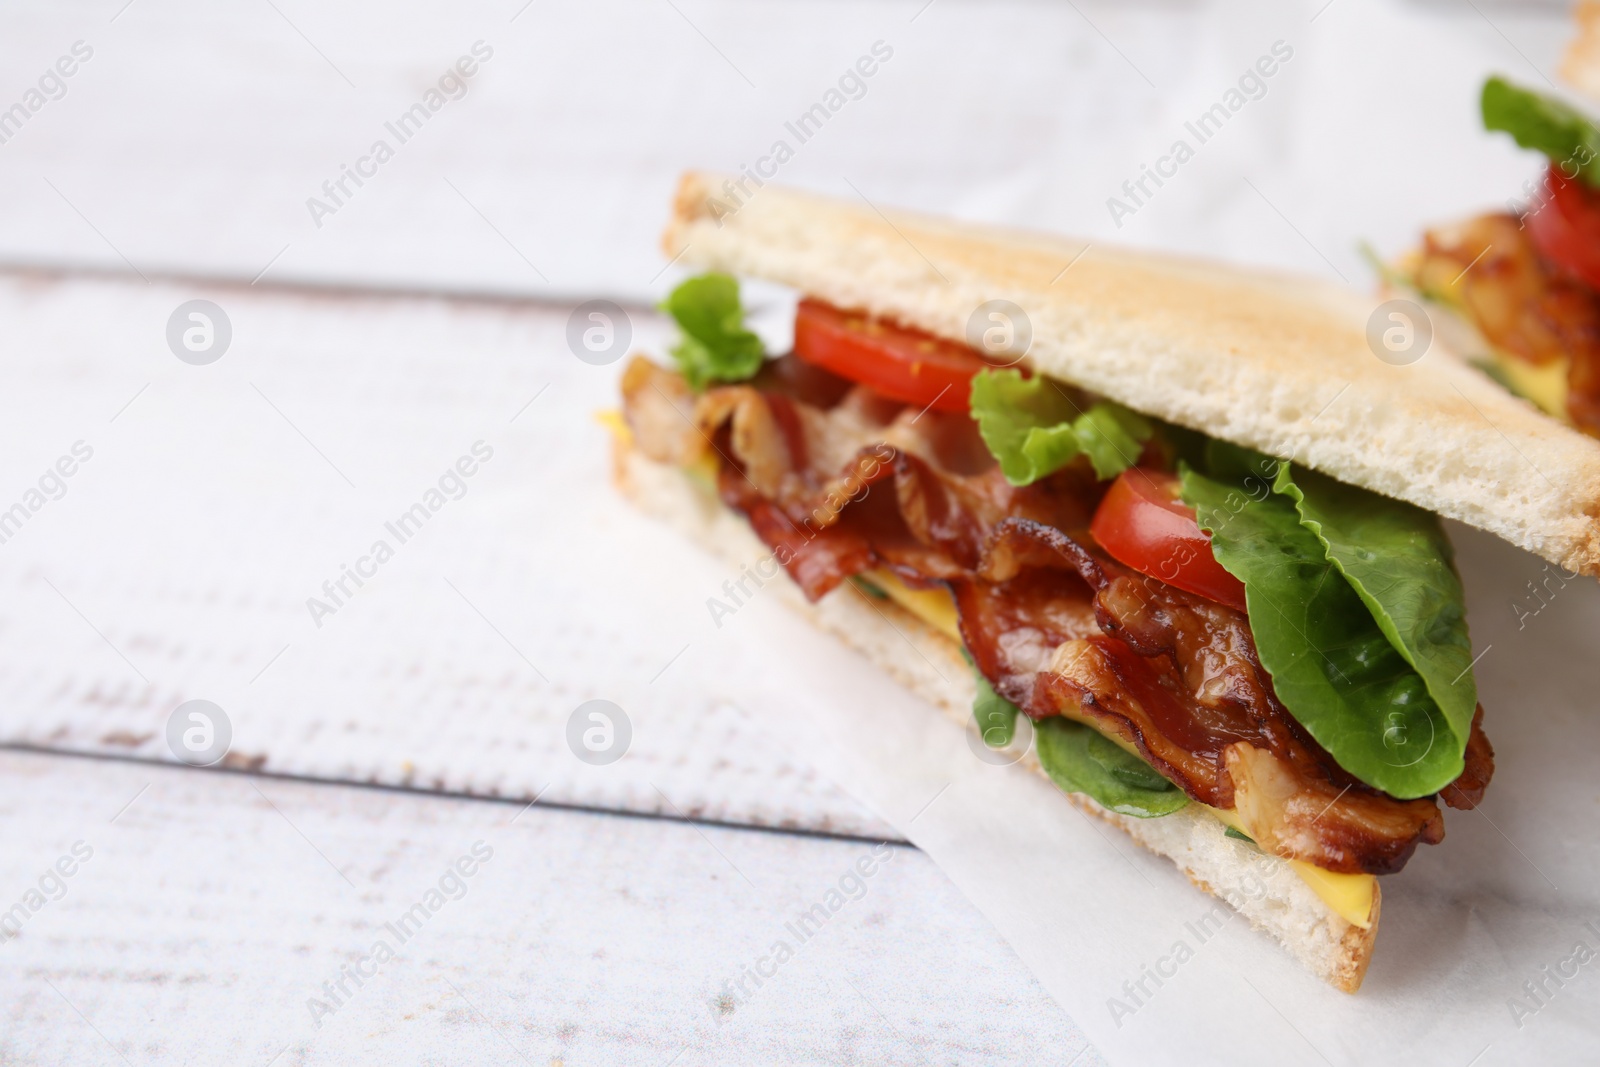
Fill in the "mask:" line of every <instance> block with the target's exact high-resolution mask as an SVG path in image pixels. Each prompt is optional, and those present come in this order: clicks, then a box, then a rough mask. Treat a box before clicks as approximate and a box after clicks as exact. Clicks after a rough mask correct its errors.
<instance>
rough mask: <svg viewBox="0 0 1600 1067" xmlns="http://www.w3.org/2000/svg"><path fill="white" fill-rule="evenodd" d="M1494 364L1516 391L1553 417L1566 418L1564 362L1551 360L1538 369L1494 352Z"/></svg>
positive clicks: (1512, 357)
mask: <svg viewBox="0 0 1600 1067" xmlns="http://www.w3.org/2000/svg"><path fill="white" fill-rule="evenodd" d="M1494 361H1495V365H1496V366H1498V367H1499V368H1500V371H1501V373H1503V374H1504V375H1505V376H1506V379H1507V380H1508V381H1510V382H1511V385H1512V387H1513V388H1514V389H1516V391H1517V392H1519V393H1521V394H1522V395H1523V396H1525V397H1527V398H1528V399H1529V400H1531V401H1533V402H1534V403H1535V404H1538V405H1539V406H1540V407H1541V408H1543V409H1544V410H1545V411H1547V412H1549V413H1550V414H1552V415H1554V416H1555V417H1556V418H1558V419H1565V418H1566V417H1567V360H1564V359H1558V360H1554V361H1552V362H1550V363H1546V364H1545V365H1544V366H1542V367H1541V366H1535V365H1534V364H1532V363H1529V362H1528V361H1527V360H1524V359H1518V358H1517V357H1515V356H1508V355H1506V354H1505V353H1503V352H1496V353H1495V354H1494Z"/></svg>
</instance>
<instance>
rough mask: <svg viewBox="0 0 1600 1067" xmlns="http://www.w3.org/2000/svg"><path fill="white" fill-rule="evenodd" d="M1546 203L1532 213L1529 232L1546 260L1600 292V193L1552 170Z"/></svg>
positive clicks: (1555, 169)
mask: <svg viewBox="0 0 1600 1067" xmlns="http://www.w3.org/2000/svg"><path fill="white" fill-rule="evenodd" d="M1546 195H1547V197H1548V200H1547V202H1545V203H1544V204H1540V205H1538V206H1536V207H1535V208H1534V209H1533V210H1532V211H1530V212H1528V216H1527V225H1528V233H1529V234H1530V235H1531V236H1532V237H1533V243H1534V244H1535V245H1536V246H1538V249H1539V251H1540V252H1541V253H1542V254H1543V255H1544V257H1545V258H1546V259H1549V260H1551V261H1552V262H1554V263H1555V264H1556V265H1557V266H1559V267H1562V268H1563V269H1565V270H1566V271H1567V272H1568V273H1570V274H1572V275H1573V276H1574V277H1577V278H1579V279H1581V280H1583V281H1584V282H1587V283H1588V284H1589V285H1590V286H1592V287H1594V288H1595V289H1600V190H1596V189H1593V188H1591V187H1590V186H1589V185H1587V184H1585V183H1584V182H1581V181H1575V180H1572V179H1569V178H1567V177H1566V176H1565V175H1563V174H1562V173H1561V168H1560V166H1559V165H1552V166H1551V167H1550V175H1549V177H1548V179H1547V194H1546Z"/></svg>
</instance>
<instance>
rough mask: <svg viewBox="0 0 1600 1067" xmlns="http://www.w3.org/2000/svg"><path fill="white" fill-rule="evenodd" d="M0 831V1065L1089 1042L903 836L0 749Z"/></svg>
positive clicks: (817, 1055) (946, 1048)
mask: <svg viewBox="0 0 1600 1067" xmlns="http://www.w3.org/2000/svg"><path fill="white" fill-rule="evenodd" d="M0 839H3V840H4V841H5V842H6V848H5V849H4V850H0V912H4V913H5V914H9V915H12V916H13V918H12V919H11V925H10V927H6V928H4V929H5V932H0V962H3V966H0V1012H3V1013H4V1015H3V1018H4V1019H5V1022H4V1024H3V1025H0V1063H13V1062H16V1063H116V1062H127V1063H134V1064H144V1063H151V1064H154V1063H193V1062H229V1063H243V1064H260V1065H266V1064H269V1063H274V1062H275V1063H279V1064H320V1063H351V1062H368V1063H377V1062H406V1063H416V1062H421V1063H430V1062H449V1063H515V1062H524V1063H531V1064H546V1063H563V1064H570V1065H576V1064H586V1063H607V1064H641V1065H646V1067H661V1065H665V1064H668V1063H678V1064H723V1063H726V1064H738V1063H792V1064H810V1063H818V1064H821V1063H829V1064H838V1063H874V1064H925V1063H958V1062H959V1063H963V1064H990V1063H992V1064H1007V1063H1058V1064H1067V1063H1069V1062H1073V1063H1078V1064H1092V1063H1097V1062H1099V1059H1098V1056H1097V1055H1096V1054H1095V1053H1093V1051H1092V1050H1091V1051H1089V1052H1087V1053H1086V1054H1085V1053H1084V1049H1085V1045H1084V1041H1083V1039H1082V1037H1081V1036H1080V1035H1079V1034H1078V1032H1077V1031H1076V1030H1075V1029H1074V1028H1073V1026H1072V1025H1071V1024H1070V1022H1069V1021H1068V1020H1067V1019H1066V1017H1065V1016H1063V1015H1062V1013H1061V1011H1060V1009H1059V1008H1057V1007H1055V1005H1054V1004H1052V1003H1051V1002H1050V1000H1049V999H1048V997H1047V996H1046V995H1045V994H1044V992H1043V991H1042V990H1041V989H1040V988H1039V986H1038V985H1037V984H1036V983H1035V981H1034V980H1033V978H1032V977H1031V976H1030V975H1029V974H1028V973H1027V971H1026V970H1025V969H1024V968H1023V967H1022V965H1021V964H1020V962H1019V961H1018V960H1017V958H1016V956H1015V955H1014V954H1013V953H1012V952H1011V950H1010V949H1009V948H1008V947H1006V946H1005V944H1004V943H1003V942H1002V941H1001V940H1000V939H999V937H998V936H997V935H996V933H995V932H994V930H993V929H992V928H991V927H990V926H989V924H988V923H987V922H986V921H985V920H983V919H982V918H981V917H980V916H979V915H978V913H977V912H976V911H975V910H974V909H973V908H972V907H971V906H970V905H969V904H967V903H966V901H965V900H964V899H963V898H962V897H961V896H960V894H959V893H958V892H957V891H956V889H955V888H954V887H953V886H952V885H951V884H950V883H949V882H948V881H947V880H946V879H945V878H944V876H943V875H942V874H940V873H939V872H938V870H937V869H936V868H935V867H934V866H933V865H932V864H931V863H930V862H929V861H928V860H927V859H926V858H925V857H924V856H923V855H922V854H921V853H919V852H916V851H915V850H913V849H911V848H909V847H906V846H903V845H902V846H895V845H890V844H880V845H879V846H877V847H876V849H875V848H874V846H873V845H872V844H870V843H867V842H858V841H841V840H834V839H828V838H820V837H814V836H797V835H793V834H783V833H770V832H757V831H746V830H730V829H722V828H718V827H707V826H697V825H693V824H687V823H682V822H670V821H661V820H652V819H639V818H629V817H617V816H607V815H586V814H578V813H572V812H559V811H549V810H547V809H545V808H544V807H543V806H534V807H532V808H528V809H524V808H523V807H522V806H520V805H516V804H511V803H493V802H485V801H464V800H452V799H447V798H439V797H431V796H426V795H417V794H407V793H401V792H393V791H375V790H370V789H358V788H351V787H345V786H326V785H309V784H302V783H293V782H283V781H274V780H267V779H260V778H258V777H255V776H251V775H241V774H219V773H215V772H208V771H197V770H191V769H187V768H183V769H179V768H159V767H153V766H148V765H141V764H137V763H129V762H121V761H103V760H88V759H81V758H72V757H62V756H54V755H38V754H24V753H16V752H0ZM74 856H76V858H73V857H74ZM63 857H66V858H67V860H66V861H63ZM58 862H62V864H63V866H62V869H63V870H67V869H70V870H71V871H72V873H71V875H70V876H61V875H57V874H54V873H52V872H55V871H56V864H57V863H58ZM458 864H459V865H460V866H457V865H458ZM858 864H861V866H860V867H858V866H857V865H858ZM862 870H870V872H871V873H870V874H867V875H865V876H863V875H862V874H861V873H860V872H861V871H862ZM463 872H470V873H463ZM841 884H843V885H844V887H845V890H846V892H847V894H848V896H846V895H842V894H841V895H840V896H839V897H837V898H835V897H834V896H832V895H831V894H833V893H834V892H836V891H837V890H838V887H839V886H840V885H841ZM36 890H37V891H38V896H37V897H36V898H31V899H33V900H35V901H36V902H37V903H38V905H39V906H38V909H37V910H35V911H27V910H24V911H23V912H20V913H19V912H17V911H16V910H15V908H14V905H17V904H19V903H21V904H22V906H23V908H24V909H26V908H27V903H28V901H29V900H30V894H32V893H34V892H35V891H36ZM431 894H436V895H431ZM819 903H820V904H822V905H823V914H825V915H826V921H825V922H823V921H822V920H819V919H815V918H813V923H814V926H815V929H814V930H813V929H812V927H807V928H806V931H807V932H808V934H809V936H808V937H807V938H806V939H805V940H802V939H801V938H800V937H798V936H796V934H795V933H794V932H792V931H791V925H793V924H795V923H796V922H798V916H799V915H800V914H801V913H802V912H805V911H807V909H810V908H811V907H812V905H815V904H819ZM830 904H836V906H837V911H833V912H828V911H827V908H828V906H829V905H830ZM418 905H421V906H420V908H419V907H417V906H418ZM430 908H432V909H433V910H431V911H430V910H429V909H430ZM5 909H11V910H10V911H5ZM19 915H20V916H21V917H17V916H19ZM391 924H393V925H391ZM13 929H16V930H20V933H18V934H16V935H15V936H13V935H12V933H11V930H13ZM780 941H784V942H787V943H789V944H791V945H793V955H792V958H787V959H785V960H784V961H783V962H782V963H781V964H779V963H778V962H777V961H776V958H775V957H771V958H769V954H770V953H772V951H773V946H774V945H775V944H776V943H778V942H780ZM379 943H384V944H386V945H388V946H389V947H390V948H392V949H393V951H394V953H395V955H394V957H393V958H392V959H383V960H380V958H379V957H381V956H383V955H384V954H383V952H381V951H375V946H376V945H378V944H379ZM758 966H759V967H760V968H761V969H763V970H764V971H766V972H768V973H769V975H770V976H769V977H767V978H766V979H764V980H763V981H762V983H761V984H760V985H759V987H758V986H757V985H756V984H755V983H754V981H753V980H751V979H747V978H745V977H744V972H745V969H746V968H756V967H758ZM346 968H359V969H360V971H362V972H364V973H365V974H366V975H367V977H364V978H362V979H361V980H360V982H359V983H357V982H356V981H355V980H353V979H351V978H350V977H348V973H349V972H348V971H347V970H346ZM741 981H742V982H743V985H744V989H743V991H741V990H740V988H739V984H738V983H740V982H741ZM324 983H328V987H324ZM341 983H342V985H343V987H344V988H343V990H341V989H340V988H339V985H340V984H341ZM308 1002H311V1003H310V1004H309V1006H308ZM323 1005H326V1008H324V1007H323ZM318 1024H320V1025H318Z"/></svg>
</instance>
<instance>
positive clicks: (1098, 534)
mask: <svg viewBox="0 0 1600 1067" xmlns="http://www.w3.org/2000/svg"><path fill="white" fill-rule="evenodd" d="M1089 532H1090V533H1091V534H1093V535H1094V539H1095V540H1096V541H1098V542H1100V547H1101V548H1103V549H1105V550H1106V552H1108V553H1109V554H1110V555H1111V558H1112V559H1114V560H1116V561H1117V562H1119V563H1124V564H1126V565H1128V566H1129V567H1132V568H1133V569H1134V570H1136V571H1138V572H1139V573H1140V574H1148V575H1150V577H1152V578H1159V579H1161V581H1163V582H1166V583H1167V584H1168V585H1171V586H1176V587H1177V588H1179V589H1182V590H1185V591H1186V592H1190V593H1194V594H1196V595H1198V596H1203V597H1205V598H1206V599H1207V600H1214V601H1216V602H1217V603H1218V604H1224V605H1226V606H1227V607H1230V608H1236V609H1238V610H1239V611H1244V610H1245V603H1244V583H1243V582H1241V581H1239V579H1237V578H1235V577H1234V576H1233V575H1231V574H1229V573H1228V572H1227V571H1225V570H1223V569H1222V564H1220V563H1218V562H1217V557H1216V556H1214V555H1212V553H1211V538H1210V537H1208V536H1206V535H1205V534H1204V533H1203V532H1201V530H1200V526H1199V525H1198V524H1197V523H1196V522H1195V518H1194V509H1193V508H1191V507H1189V506H1188V505H1187V504H1185V503H1184V502H1183V501H1182V500H1180V499H1178V478H1177V475H1174V474H1168V473H1167V472H1166V471H1161V470H1155V469H1152V468H1149V467H1130V468H1128V469H1127V470H1125V471H1123V472H1122V473H1121V474H1120V475H1118V477H1117V480H1116V481H1114V482H1112V483H1111V488H1110V490H1108V491H1107V493H1106V495H1105V498H1104V499H1103V500H1101V501H1100V507H1099V510H1097V511H1096V512H1095V513H1094V521H1093V522H1092V523H1090V524H1089Z"/></svg>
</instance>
